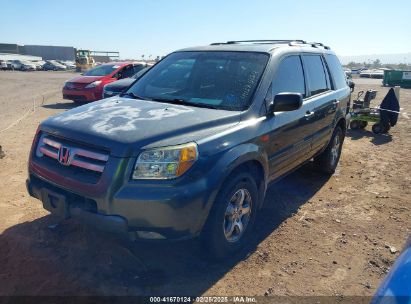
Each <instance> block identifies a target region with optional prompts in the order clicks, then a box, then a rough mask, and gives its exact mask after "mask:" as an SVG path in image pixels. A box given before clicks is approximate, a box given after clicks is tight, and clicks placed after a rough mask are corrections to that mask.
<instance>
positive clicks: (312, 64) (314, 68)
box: [303, 55, 328, 95]
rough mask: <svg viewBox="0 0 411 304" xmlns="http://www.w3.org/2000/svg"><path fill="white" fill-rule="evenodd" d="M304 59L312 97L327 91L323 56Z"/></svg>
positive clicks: (305, 56) (307, 56)
mask: <svg viewBox="0 0 411 304" xmlns="http://www.w3.org/2000/svg"><path fill="white" fill-rule="evenodd" d="M303 58H304V64H305V72H306V73H307V78H308V84H309V89H310V92H311V95H316V94H319V93H322V92H325V91H327V90H328V86H327V81H326V77H325V72H324V66H323V61H322V60H321V56H319V55H304V56H303Z"/></svg>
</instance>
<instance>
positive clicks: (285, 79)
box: [272, 56, 305, 96]
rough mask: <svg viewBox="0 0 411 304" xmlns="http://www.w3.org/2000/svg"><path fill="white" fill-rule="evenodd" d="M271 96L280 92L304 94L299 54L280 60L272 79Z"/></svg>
mask: <svg viewBox="0 0 411 304" xmlns="http://www.w3.org/2000/svg"><path fill="white" fill-rule="evenodd" d="M272 87H273V96H275V95H276V94H278V93H281V92H292V93H301V94H302V95H303V96H305V82H304V72H303V68H302V65H301V59H300V57H299V56H290V57H287V58H285V59H284V60H283V61H281V63H280V65H279V67H278V69H277V72H276V74H275V76H274V81H273V86H272Z"/></svg>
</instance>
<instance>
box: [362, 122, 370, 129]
mask: <svg viewBox="0 0 411 304" xmlns="http://www.w3.org/2000/svg"><path fill="white" fill-rule="evenodd" d="M367 126H368V122H367V121H360V129H365V128H366V127H367Z"/></svg>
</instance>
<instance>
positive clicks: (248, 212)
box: [202, 173, 258, 259]
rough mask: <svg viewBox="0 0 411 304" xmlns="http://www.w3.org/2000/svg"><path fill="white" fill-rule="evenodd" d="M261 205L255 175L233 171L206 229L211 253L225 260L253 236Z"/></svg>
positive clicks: (208, 247) (204, 240)
mask: <svg viewBox="0 0 411 304" xmlns="http://www.w3.org/2000/svg"><path fill="white" fill-rule="evenodd" d="M257 205H258V190H257V185H256V183H255V181H254V177H253V176H252V175H250V174H248V173H239V174H233V175H231V176H230V178H229V179H228V180H227V182H226V183H225V184H224V185H223V186H222V189H221V191H220V193H219V194H218V195H217V198H216V200H215V202H214V205H213V208H212V210H211V212H210V215H209V218H208V220H207V223H206V225H205V227H204V230H203V232H202V239H203V244H204V245H205V247H206V249H207V250H208V251H209V252H210V254H211V255H212V256H213V257H214V258H217V259H223V258H226V257H229V256H232V255H234V254H235V253H237V252H238V251H239V250H240V249H241V248H243V247H244V246H245V245H246V244H247V241H248V239H249V236H250V232H251V230H252V228H253V226H254V221H255V217H256V211H257Z"/></svg>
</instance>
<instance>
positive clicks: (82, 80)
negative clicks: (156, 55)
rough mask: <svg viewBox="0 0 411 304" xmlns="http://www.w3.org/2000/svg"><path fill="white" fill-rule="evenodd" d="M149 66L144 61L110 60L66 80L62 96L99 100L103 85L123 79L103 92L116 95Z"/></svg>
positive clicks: (87, 100)
mask: <svg viewBox="0 0 411 304" xmlns="http://www.w3.org/2000/svg"><path fill="white" fill-rule="evenodd" d="M149 66H150V64H149V63H146V62H112V63H105V64H101V65H98V66H95V67H94V68H91V69H89V70H87V71H86V72H84V73H82V75H81V76H78V77H74V78H73V79H70V80H69V81H67V82H66V83H65V85H64V87H63V98H64V99H69V100H73V101H75V102H90V101H95V100H99V99H101V98H103V88H104V86H105V85H107V84H109V83H112V82H114V81H118V80H123V81H124V82H123V83H122V84H118V85H116V86H114V87H112V88H111V89H107V90H106V92H105V95H106V96H114V95H117V94H119V93H121V91H122V89H125V88H126V87H127V86H128V85H131V83H133V82H134V81H135V79H133V78H131V77H134V76H135V75H136V73H138V72H140V71H141V70H143V69H145V68H147V67H149ZM136 77H137V76H136ZM126 79H127V80H126ZM115 92H116V93H115Z"/></svg>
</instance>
